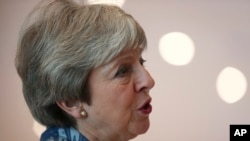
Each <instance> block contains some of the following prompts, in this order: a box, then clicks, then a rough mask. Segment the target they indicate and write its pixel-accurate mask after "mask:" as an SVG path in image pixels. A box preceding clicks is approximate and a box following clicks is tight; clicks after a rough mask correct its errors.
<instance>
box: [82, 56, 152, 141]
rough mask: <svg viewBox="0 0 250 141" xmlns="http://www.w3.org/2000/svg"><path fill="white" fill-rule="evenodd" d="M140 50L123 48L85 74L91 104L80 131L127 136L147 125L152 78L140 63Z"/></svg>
mask: <svg viewBox="0 0 250 141" xmlns="http://www.w3.org/2000/svg"><path fill="white" fill-rule="evenodd" d="M143 63H144V60H143V59H142V58H141V51H136V52H133V53H132V52H124V53H122V54H120V55H118V57H116V58H114V59H113V60H112V61H111V62H109V63H107V64H105V65H102V66H100V67H98V68H96V69H94V70H93V71H92V72H91V74H90V77H89V87H90V94H91V98H92V101H91V105H84V109H85V110H86V111H87V113H88V117H87V118H86V119H84V120H85V123H86V124H85V127H82V128H83V130H85V131H84V132H88V134H90V135H91V136H94V137H96V138H101V140H109V141H111V140H116V141H118V140H128V139H131V138H133V137H135V136H137V135H139V134H142V133H145V132H146V131H147V129H148V128H149V114H150V113H151V110H152V106H151V105H150V102H151V97H150V96H149V91H150V89H151V88H152V87H153V86H154V80H153V79H152V77H151V76H150V74H149V73H148V72H147V70H146V69H145V67H144V66H143Z"/></svg>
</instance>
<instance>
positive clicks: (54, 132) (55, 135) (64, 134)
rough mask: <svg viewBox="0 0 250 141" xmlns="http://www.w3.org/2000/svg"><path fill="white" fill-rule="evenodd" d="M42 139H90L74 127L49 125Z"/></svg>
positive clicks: (70, 140)
mask: <svg viewBox="0 0 250 141" xmlns="http://www.w3.org/2000/svg"><path fill="white" fill-rule="evenodd" d="M40 141H88V139H87V138H86V137H84V136H83V135H82V134H81V133H80V132H78V131H77V130H76V129H75V128H73V127H49V128H47V129H46V130H45V131H44V132H43V134H42V135H41V138H40Z"/></svg>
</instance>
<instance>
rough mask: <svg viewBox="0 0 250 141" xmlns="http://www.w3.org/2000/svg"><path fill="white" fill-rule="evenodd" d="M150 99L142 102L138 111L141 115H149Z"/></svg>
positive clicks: (150, 108) (150, 109)
mask: <svg viewBox="0 0 250 141" xmlns="http://www.w3.org/2000/svg"><path fill="white" fill-rule="evenodd" d="M150 103H151V99H149V100H147V101H146V102H144V104H143V105H142V106H141V107H140V108H139V109H138V110H139V111H140V112H141V113H143V114H145V115H149V114H150V113H151V112H152V105H151V104H150Z"/></svg>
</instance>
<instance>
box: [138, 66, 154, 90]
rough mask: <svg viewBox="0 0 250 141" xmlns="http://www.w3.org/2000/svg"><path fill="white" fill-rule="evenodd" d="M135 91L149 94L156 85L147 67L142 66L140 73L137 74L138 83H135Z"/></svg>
mask: <svg viewBox="0 0 250 141" xmlns="http://www.w3.org/2000/svg"><path fill="white" fill-rule="evenodd" d="M135 82H136V83H135V90H136V92H142V91H145V92H147V93H148V92H149V90H150V89H152V88H153V87H154V85H155V81H154V79H153V78H152V77H151V75H150V74H149V72H148V71H147V70H146V68H145V67H143V66H141V67H140V69H139V70H138V72H137V73H136V81H135Z"/></svg>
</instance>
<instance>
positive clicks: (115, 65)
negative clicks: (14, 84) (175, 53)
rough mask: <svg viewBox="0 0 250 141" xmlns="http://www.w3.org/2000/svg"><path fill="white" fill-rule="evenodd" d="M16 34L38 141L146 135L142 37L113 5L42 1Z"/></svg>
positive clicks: (104, 140)
mask: <svg viewBox="0 0 250 141" xmlns="http://www.w3.org/2000/svg"><path fill="white" fill-rule="evenodd" d="M28 17H29V19H28V20H27V22H26V23H25V24H24V28H23V29H22V31H21V35H20V40H19V45H18V51H17V56H16V68H17V71H18V74H19V75H20V77H21V79H22V82H23V93H24V97H25V100H26V102H27V105H28V107H29V109H30V111H31V113H32V115H33V117H34V118H35V119H36V120H37V121H38V122H40V123H41V124H43V125H45V126H47V130H46V131H45V132H44V133H43V134H42V136H41V139H40V140H41V141H57V140H60V141H61V140H63V141H66V140H67V141H87V140H89V141H127V140H129V139H132V138H134V137H136V136H137V135H139V134H143V133H145V132H146V131H147V129H148V128H149V114H150V113H151V110H152V107H151V104H150V102H151V97H150V96H149V91H150V89H151V88H152V87H153V86H154V80H153V79H152V78H151V76H150V74H149V73H148V72H147V71H146V69H145V68H144V67H143V63H144V62H145V61H144V60H143V59H142V57H141V54H142V51H143V50H144V49H145V47H146V37H145V34H144V31H143V29H142V28H141V26H140V25H139V24H138V23H137V22H136V21H135V20H134V19H133V17H132V16H130V15H128V14H127V13H125V12H124V11H123V10H121V9H120V8H119V7H116V6H111V5H101V4H96V5H80V4H77V3H74V2H72V1H70V0H50V1H43V2H41V3H40V4H39V5H38V6H37V7H36V8H35V9H34V10H33V11H32V12H31V15H29V16H28Z"/></svg>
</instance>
